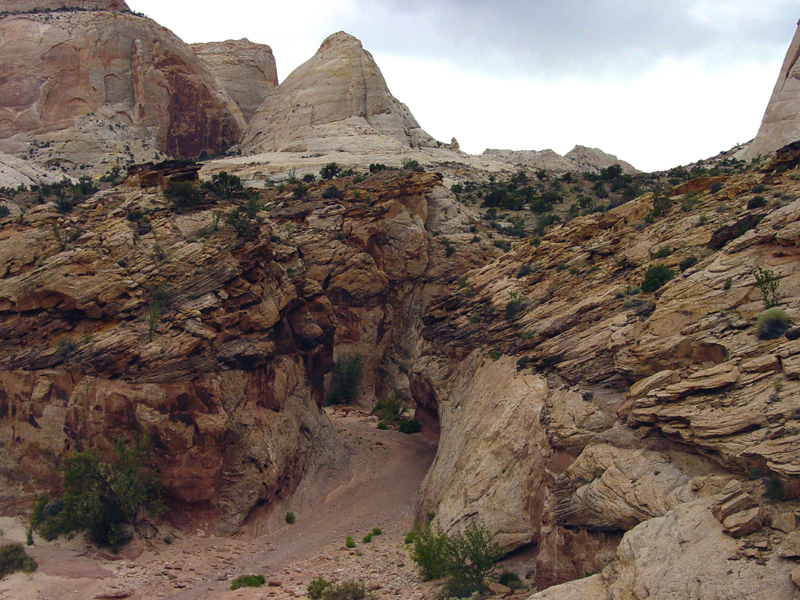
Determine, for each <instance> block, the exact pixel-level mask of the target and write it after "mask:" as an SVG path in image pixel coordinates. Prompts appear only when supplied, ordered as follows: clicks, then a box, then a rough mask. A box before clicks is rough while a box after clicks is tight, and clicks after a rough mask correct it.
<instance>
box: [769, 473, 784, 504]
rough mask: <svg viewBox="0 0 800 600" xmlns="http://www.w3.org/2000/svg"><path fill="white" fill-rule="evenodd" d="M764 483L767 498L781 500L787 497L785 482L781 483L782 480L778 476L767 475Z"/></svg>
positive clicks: (774, 500)
mask: <svg viewBox="0 0 800 600" xmlns="http://www.w3.org/2000/svg"><path fill="white" fill-rule="evenodd" d="M764 485H765V486H766V490H765V491H764V497H765V498H766V499H767V500H771V501H772V502H780V501H781V500H785V499H786V491H785V490H784V489H783V483H781V480H780V479H778V478H777V477H765V478H764Z"/></svg>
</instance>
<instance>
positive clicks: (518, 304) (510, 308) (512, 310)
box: [503, 300, 527, 321]
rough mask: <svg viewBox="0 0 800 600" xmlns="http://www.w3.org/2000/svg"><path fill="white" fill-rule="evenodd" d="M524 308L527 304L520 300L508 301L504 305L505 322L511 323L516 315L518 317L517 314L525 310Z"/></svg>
mask: <svg viewBox="0 0 800 600" xmlns="http://www.w3.org/2000/svg"><path fill="white" fill-rule="evenodd" d="M526 307H527V304H526V303H525V302H523V301H522V300H509V301H508V302H507V303H506V308H505V311H504V314H503V316H504V317H505V319H506V321H511V320H512V319H514V318H515V317H516V316H517V315H519V313H521V312H522V311H523V310H525V308H526Z"/></svg>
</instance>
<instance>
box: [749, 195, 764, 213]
mask: <svg viewBox="0 0 800 600" xmlns="http://www.w3.org/2000/svg"><path fill="white" fill-rule="evenodd" d="M766 205H767V199H766V198H764V196H753V197H752V198H750V200H749V201H748V202H747V210H753V209H754V208H763V207H764V206H766Z"/></svg>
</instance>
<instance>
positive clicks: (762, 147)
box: [740, 28, 800, 160]
mask: <svg viewBox="0 0 800 600" xmlns="http://www.w3.org/2000/svg"><path fill="white" fill-rule="evenodd" d="M798 56H800V28H798V31H797V32H796V33H795V35H794V39H793V40H792V43H791V45H790V46H789V50H788V51H787V52H786V58H785V59H784V61H783V66H782V67H781V72H780V74H779V75H778V81H777V82H776V83H775V89H774V90H773V91H772V97H771V98H770V99H769V103H768V104H767V110H766V112H765V113H764V119H763V121H762V122H761V127H760V128H759V130H758V134H757V135H756V138H755V139H754V140H753V141H752V143H751V144H750V146H749V147H748V148H747V150H746V151H745V152H743V153H742V156H741V157H740V158H743V159H744V160H750V159H753V158H756V157H757V156H765V155H767V154H771V153H773V152H775V151H776V150H778V149H779V148H782V147H783V146H786V145H787V144H789V143H791V142H795V141H797V139H798V137H800V84H799V83H798V74H800V65H799V64H798V61H797V59H798Z"/></svg>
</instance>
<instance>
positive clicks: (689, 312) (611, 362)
mask: <svg viewBox="0 0 800 600" xmlns="http://www.w3.org/2000/svg"><path fill="white" fill-rule="evenodd" d="M797 164H798V163H797V152H796V149H787V151H786V152H784V154H783V155H782V157H781V158H780V159H779V161H778V162H776V163H774V164H773V165H771V166H769V167H767V168H765V170H764V171H763V172H745V173H743V174H734V175H730V176H728V177H721V178H720V177H717V178H704V179H698V180H695V181H692V182H690V183H688V184H686V185H683V186H680V187H678V188H675V189H674V190H672V191H671V192H669V193H668V194H667V195H668V196H671V197H672V199H671V200H670V201H669V204H670V205H671V206H672V208H671V209H667V213H666V216H665V217H659V218H654V217H653V216H652V214H653V206H654V201H655V199H654V197H653V195H652V194H646V195H644V196H642V197H640V198H639V199H637V200H635V201H632V202H629V203H627V204H623V205H621V206H619V207H617V208H614V209H612V210H610V211H608V212H607V213H605V214H602V215H596V216H587V217H579V218H576V219H573V220H571V221H569V222H568V223H567V224H565V225H560V226H557V227H555V228H554V229H553V230H552V231H551V232H550V233H548V234H547V235H545V236H544V238H543V239H542V240H541V243H540V244H539V245H529V244H527V243H522V244H519V245H518V247H517V248H516V249H514V250H512V251H511V252H509V253H507V254H506V255H504V256H503V257H502V258H501V259H500V260H499V261H497V262H495V263H492V264H488V265H486V266H485V267H483V268H482V269H478V270H475V271H473V272H471V273H470V274H468V276H467V277H466V278H465V279H464V280H462V282H461V284H460V285H459V286H456V287H455V288H454V289H453V291H452V292H451V293H450V295H448V296H446V297H444V298H442V299H441V300H439V301H437V302H436V303H434V305H433V306H432V307H431V309H430V310H429V311H428V313H427V314H426V317H425V320H424V322H425V327H424V329H423V332H422V335H423V338H424V340H425V342H423V343H421V344H420V348H419V354H418V358H417V360H416V361H415V363H414V367H413V372H412V376H411V389H412V391H413V393H414V399H415V401H416V402H417V404H418V407H419V411H420V412H421V413H422V414H426V415H430V414H431V413H432V412H434V413H435V414H436V415H438V418H439V425H440V427H441V439H440V445H439V452H438V454H437V457H436V460H435V462H434V464H433V466H432V468H431V471H430V472H429V474H428V476H427V478H426V481H425V483H424V485H423V489H422V491H421V499H420V508H419V513H420V515H424V514H425V513H427V512H435V514H436V515H437V519H438V520H439V521H440V522H441V523H442V525H443V526H444V527H445V528H447V529H451V530H455V529H459V528H460V527H463V524H464V523H465V522H467V521H469V520H471V519H480V520H482V521H484V522H485V523H486V524H487V525H488V526H489V527H490V529H491V531H493V532H494V533H495V536H496V539H497V540H498V541H500V542H501V543H503V544H504V545H505V546H506V547H507V548H508V549H513V548H517V547H520V546H526V545H532V546H534V547H535V548H536V559H535V570H534V571H535V575H534V579H535V580H536V582H537V584H538V585H539V586H540V587H544V586H550V585H553V584H557V583H561V582H563V581H566V580H569V579H573V578H575V577H579V576H581V575H582V574H584V573H586V572H599V571H601V570H603V569H604V568H605V569H606V570H604V571H603V578H602V580H601V581H598V580H594V581H593V582H587V583H585V584H581V585H583V586H586V587H587V589H588V588H592V589H594V590H595V591H596V592H597V595H595V596H592V595H590V594H589V593H588V592H586V591H585V590H584V591H583V592H576V593H577V595H576V596H574V597H597V598H605V597H619V598H628V597H635V596H634V595H631V594H632V593H633V592H632V591H631V590H632V589H635V588H636V587H637V586H641V585H645V586H646V587H647V589H648V590H649V593H650V595H651V597H658V598H668V597H679V596H681V593H680V592H678V591H676V590H687V589H690V588H691V584H690V582H691V581H695V580H698V578H701V577H700V576H699V575H697V574H698V573H701V572H702V574H703V575H702V579H703V580H713V581H715V586H714V587H713V589H712V588H709V590H710V591H703V592H696V593H695V592H694V591H689V592H686V593H685V596H686V597H702V598H706V597H708V598H712V597H715V596H714V594H715V593H719V590H723V589H739V588H738V587H737V586H740V585H742V586H744V587H745V588H747V589H750V590H751V591H753V593H754V597H764V598H766V597H769V596H768V595H765V594H767V592H765V591H764V590H767V589H769V590H773V587H772V586H774V592H772V593H774V594H775V596H774V597H776V598H777V597H779V598H787V599H788V598H791V597H793V596H792V594H793V593H794V592H793V588H792V585H791V584H788V585H787V583H786V582H787V581H789V571H791V570H792V569H793V568H794V566H795V565H794V564H792V563H788V562H786V561H783V560H782V559H779V558H778V557H777V556H776V555H775V554H774V553H773V552H774V550H775V548H776V547H777V546H778V544H780V543H781V542H782V540H783V538H784V537H785V533H784V532H783V531H782V530H780V529H770V528H768V527H763V525H764V523H769V522H770V519H772V520H773V522H780V521H781V519H782V517H781V515H782V514H784V513H787V512H788V513H791V512H792V511H793V510H794V508H795V506H796V503H795V502H793V501H791V500H792V499H793V498H796V497H797V495H798V493H800V482H799V481H798V479H797V477H798V474H800V458H798V456H799V455H798V453H797V446H796V444H797V439H796V438H797V435H798V433H799V432H800V430H798V428H797V427H796V426H795V424H794V423H795V419H796V414H798V411H800V403H798V397H799V396H798V394H797V392H798V391H800V387H798V386H800V384H799V383H798V380H797V377H798V374H797V370H796V368H795V362H796V360H795V355H796V352H797V349H796V347H795V346H796V344H797V342H794V341H789V340H787V339H786V338H783V339H779V340H775V341H762V340H759V339H757V337H756V335H755V333H754V325H755V318H756V316H757V315H758V314H759V313H760V312H761V310H763V303H762V298H761V294H760V293H759V290H758V289H757V287H756V281H755V278H754V276H753V272H754V270H755V268H756V267H757V266H760V267H763V268H768V269H771V270H772V271H773V272H775V273H776V274H777V276H778V277H779V278H780V288H779V289H780V292H781V297H782V306H783V307H784V308H785V310H786V312H787V313H788V314H789V315H790V318H791V319H793V320H794V319H796V318H797V314H799V313H798V310H800V306H798V295H797V293H796V292H797V289H798V286H800V271H798V270H797V268H796V260H795V258H796V255H797V248H798V239H797V236H796V235H795V234H794V232H795V230H796V229H797V227H796V222H797V220H798V219H800V204H798V202H797V201H796V200H795V198H796V196H797V193H798V192H800V188H798V186H797V183H796V179H797V175H796V172H794V171H789V172H787V173H785V174H783V175H779V174H778V172H780V171H782V170H783V168H786V167H788V168H790V169H792V168H795V167H796V166H797ZM714 184H718V185H714ZM712 186H713V188H712ZM757 186H763V187H757ZM712 189H713V190H714V191H713V192H712V191H711V190H712ZM753 190H755V191H753ZM762 190H770V192H771V194H772V196H773V201H772V204H771V205H768V206H765V204H766V203H765V202H764V201H763V199H762V200H761V201H754V202H751V201H752V200H753V198H754V197H755V196H756V195H757V194H758V193H759V192H761V191H762ZM659 202H663V201H662V200H659ZM748 205H749V206H748ZM679 206H683V207H685V208H684V210H681V209H680V208H678V207H679ZM659 214H660V213H659ZM648 215H650V216H648ZM663 248H668V249H669V250H668V251H667V256H666V258H664V254H665V253H664V252H661V253H659V252H658V251H659V250H660V249H663ZM656 254H658V255H659V256H660V257H661V259H660V262H663V263H664V264H665V266H667V267H668V268H671V269H673V270H674V272H675V273H676V276H675V278H674V279H673V280H672V281H670V282H669V283H667V284H666V285H665V286H664V287H663V288H661V289H659V290H658V291H657V292H656V293H655V294H652V295H650V294H644V295H641V294H639V293H637V292H638V290H637V289H636V288H637V287H638V286H640V285H641V283H642V280H643V278H644V273H645V271H646V269H647V268H648V267H649V266H652V265H653V264H656V263H657V262H659V259H656ZM688 259H691V260H688ZM526 265H527V268H524V269H523V267H525V266H526ZM686 265H688V266H686ZM512 303H513V304H514V305H515V309H514V310H513V311H509V308H508V307H509V305H510V304H512ZM746 473H749V474H750V475H751V476H754V477H756V479H757V480H758V478H763V479H764V481H765V482H767V483H768V484H769V485H771V486H773V488H775V489H778V490H780V492H777V493H778V494H779V495H780V497H782V498H785V499H786V500H790V502H788V503H787V504H786V505H782V504H781V503H778V504H769V503H768V502H766V501H765V500H764V499H763V498H762V495H763V494H764V493H765V488H764V487H763V485H762V484H761V483H760V482H758V484H757V486H756V487H754V488H752V489H750V490H749V491H748V490H744V489H743V488H736V487H729V486H731V485H734V484H733V483H731V480H734V479H739V480H746V477H744V475H745V474H746ZM737 485H738V484H737ZM759 486H761V487H759ZM712 505H713V506H712ZM712 508H713V510H712ZM662 519H664V520H662ZM657 523H658V524H657ZM676 523H685V525H678V524H676ZM684 526H685V527H686V530H687V531H688V530H691V529H692V528H695V527H696V528H697V529H698V531H701V530H702V531H706V533H705V534H702V535H700V534H698V535H697V536H693V537H691V539H690V540H689V538H687V540H688V542H687V543H689V544H690V546H691V548H692V550H691V552H693V553H696V555H698V556H699V555H703V554H704V553H708V554H709V557H708V560H705V561H703V562H702V565H701V564H699V563H694V562H692V561H689V562H682V561H683V559H681V558H680V557H679V556H677V555H675V556H671V555H669V551H668V550H667V549H666V546H661V545H660V542H658V541H655V540H657V539H658V537H659V535H662V533H663V530H664V528H666V529H669V528H670V527H678V528H680V527H684ZM659 528H661V529H659ZM659 531H661V532H662V533H658V532H659ZM626 532H627V533H626ZM731 536H734V537H736V538H739V537H743V538H744V539H745V540H746V542H744V544H745V545H740V544H736V543H733V542H732V541H731ZM747 536H751V537H747ZM753 536H754V537H753ZM706 538H707V539H718V540H725V542H724V543H722V541H720V542H719V543H718V547H719V548H728V547H730V548H731V550H730V552H728V551H727V550H724V551H721V554H722V555H724V556H726V557H727V556H729V555H730V554H731V553H732V552H733V551H734V549H736V548H739V549H740V554H737V556H741V557H742V558H741V559H742V560H744V562H743V563H741V564H740V565H737V567H736V568H735V569H733V571H731V570H730V567H729V566H728V565H729V564H730V563H729V562H727V560H725V559H722V560H717V559H718V558H719V556H720V554H717V553H714V554H713V556H711V550H710V549H709V546H707V545H706ZM620 540H622V542H621V544H622V545H619V544H620ZM764 540H766V541H764ZM756 541H758V543H759V544H761V545H763V547H764V548H765V549H767V550H765V551H764V552H763V553H759V554H758V557H761V556H762V554H763V558H764V561H769V562H768V563H767V564H768V565H769V569H767V570H764V571H763V573H764V575H765V577H767V578H768V579H769V581H770V582H772V583H771V584H766V585H765V584H764V583H763V582H761V581H760V580H759V579H758V578H759V577H760V575H759V573H761V572H762V571H759V570H758V568H755V567H754V566H753V564H752V563H748V562H747V558H748V556H750V557H751V558H753V557H756V555H755V554H752V553H751V555H747V554H746V553H745V551H744V549H746V548H753V544H755V543H756ZM715 543H717V542H715ZM667 546H668V545H667ZM652 547H657V548H659V550H658V552H662V551H663V552H664V554H663V556H661V555H660V554H659V556H661V558H659V559H657V560H654V559H653V557H652V556H650V555H646V552H647V551H646V550H645V548H652ZM687 548H688V546H687ZM726 552H728V553H727V554H726ZM759 560H760V558H759ZM759 564H763V563H759ZM670 565H671V566H670ZM664 569H673V570H674V571H673V572H672V573H673V574H672V575H671V578H670V581H666V580H663V579H660V578H661V575H660V573H662V571H663V570H664ZM695 575H697V576H695ZM740 576H741V577H742V578H743V579H744V580H746V583H743V582H742V581H740V580H739V579H738V577H740ZM644 581H646V582H647V583H642V582H644ZM576 585H577V584H576ZM687 586H689V587H687ZM762 586H763V587H762ZM573 587H574V586H573ZM570 589H571V588H570ZM578 589H582V588H581V586H578ZM714 590H716V591H714ZM756 592H758V593H757V594H756ZM563 593H564V594H565V595H564V596H563V597H570V596H568V595H566V594H567V593H572V592H570V591H569V589H566V588H565V591H564V592H563ZM582 593H585V594H586V595H585V596H581V594H582ZM553 594H556V595H555V596H554V595H552V594H551V595H548V594H547V593H544V594H543V595H542V596H541V597H542V598H553V597H562V596H559V595H558V594H559V592H558V591H556V590H554V591H553ZM758 594H761V595H758Z"/></svg>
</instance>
